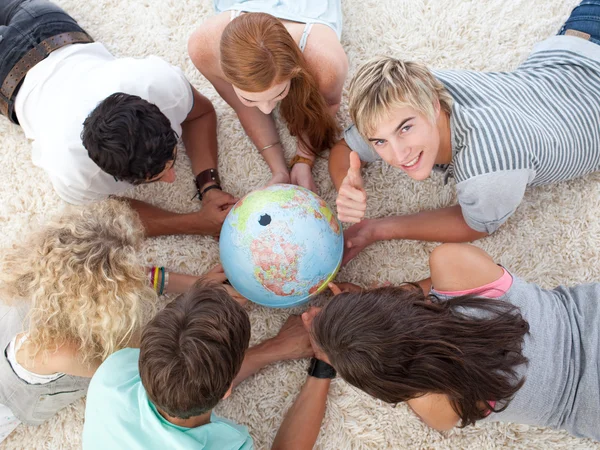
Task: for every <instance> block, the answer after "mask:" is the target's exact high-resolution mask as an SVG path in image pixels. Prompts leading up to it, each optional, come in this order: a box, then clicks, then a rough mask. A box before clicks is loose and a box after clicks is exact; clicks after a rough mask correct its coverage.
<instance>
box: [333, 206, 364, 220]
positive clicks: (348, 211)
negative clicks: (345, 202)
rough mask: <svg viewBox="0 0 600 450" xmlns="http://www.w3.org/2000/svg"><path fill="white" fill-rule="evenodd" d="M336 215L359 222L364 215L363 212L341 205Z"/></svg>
mask: <svg viewBox="0 0 600 450" xmlns="http://www.w3.org/2000/svg"><path fill="white" fill-rule="evenodd" d="M338 216H343V217H345V218H350V219H355V221H357V222H360V221H361V220H362V218H363V217H365V213H364V212H362V211H357V210H355V209H352V208H347V207H341V208H339V209H338Z"/></svg>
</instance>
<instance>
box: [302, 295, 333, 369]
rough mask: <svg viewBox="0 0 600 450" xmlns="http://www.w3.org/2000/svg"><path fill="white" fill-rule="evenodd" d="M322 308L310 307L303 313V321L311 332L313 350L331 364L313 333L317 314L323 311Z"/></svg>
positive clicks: (316, 355)
mask: <svg viewBox="0 0 600 450" xmlns="http://www.w3.org/2000/svg"><path fill="white" fill-rule="evenodd" d="M321 309H322V308H318V307H316V306H311V307H310V308H309V309H308V311H306V312H305V313H304V314H302V323H303V324H304V329H305V330H306V331H307V332H308V333H309V337H310V345H311V346H312V348H313V351H314V353H315V358H317V359H320V360H321V361H324V362H326V363H327V364H330V365H331V362H330V361H329V357H328V356H327V355H326V354H325V353H324V352H323V350H321V347H319V346H318V345H317V343H316V342H315V340H314V338H313V336H312V334H311V330H312V323H313V320H314V318H315V317H316V316H317V314H319V313H320V312H321Z"/></svg>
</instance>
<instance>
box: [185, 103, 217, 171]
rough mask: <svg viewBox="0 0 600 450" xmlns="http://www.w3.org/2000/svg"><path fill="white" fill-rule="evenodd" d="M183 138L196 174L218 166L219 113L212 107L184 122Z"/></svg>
mask: <svg viewBox="0 0 600 450" xmlns="http://www.w3.org/2000/svg"><path fill="white" fill-rule="evenodd" d="M181 128H182V130H183V131H182V139H183V143H184V144H185V148H186V152H187V154H188V156H189V158H190V161H191V163H192V172H193V173H194V176H196V175H198V174H199V173H201V172H203V171H205V170H207V169H213V168H215V169H216V168H217V161H218V159H217V148H218V147H217V115H216V113H215V110H214V109H212V108H211V109H210V110H209V111H207V112H206V113H204V114H203V115H201V116H200V117H197V118H195V119H193V120H190V121H186V122H184V123H183V124H182V127H181Z"/></svg>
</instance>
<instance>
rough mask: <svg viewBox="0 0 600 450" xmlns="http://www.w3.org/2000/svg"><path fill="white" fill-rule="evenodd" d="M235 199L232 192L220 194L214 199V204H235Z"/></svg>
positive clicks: (220, 205)
mask: <svg viewBox="0 0 600 450" xmlns="http://www.w3.org/2000/svg"><path fill="white" fill-rule="evenodd" d="M233 200H235V199H234V198H233V197H232V196H231V195H230V194H227V195H220V196H218V197H216V198H215V199H214V204H215V206H217V207H220V208H222V207H224V206H225V205H231V206H233V204H232V202H233Z"/></svg>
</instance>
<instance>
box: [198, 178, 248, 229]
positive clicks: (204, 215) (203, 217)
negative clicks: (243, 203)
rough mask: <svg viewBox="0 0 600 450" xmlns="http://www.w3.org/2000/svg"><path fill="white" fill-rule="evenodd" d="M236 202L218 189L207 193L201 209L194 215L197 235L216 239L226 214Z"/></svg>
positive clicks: (229, 195)
mask: <svg viewBox="0 0 600 450" xmlns="http://www.w3.org/2000/svg"><path fill="white" fill-rule="evenodd" d="M213 192H214V194H213ZM237 200H238V199H236V198H234V197H233V196H232V195H231V194H228V193H226V192H223V191H220V190H218V189H212V190H210V191H209V192H207V193H206V195H205V196H204V198H203V199H202V209H200V211H198V212H197V213H196V214H197V215H198V222H199V223H198V230H199V233H200V234H207V235H210V236H215V237H218V236H219V234H220V233H221V227H222V226H223V222H224V221H225V218H226V217H227V214H228V213H229V211H230V210H231V208H233V205H235V204H236V203H237Z"/></svg>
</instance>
